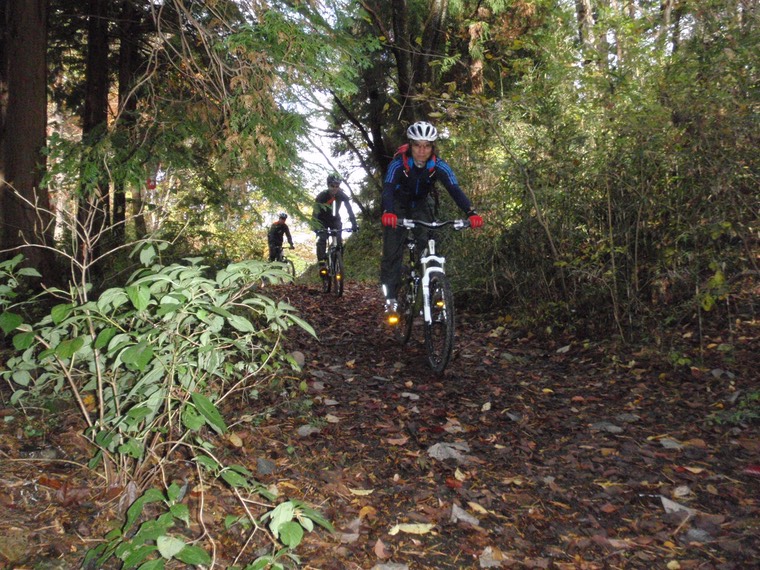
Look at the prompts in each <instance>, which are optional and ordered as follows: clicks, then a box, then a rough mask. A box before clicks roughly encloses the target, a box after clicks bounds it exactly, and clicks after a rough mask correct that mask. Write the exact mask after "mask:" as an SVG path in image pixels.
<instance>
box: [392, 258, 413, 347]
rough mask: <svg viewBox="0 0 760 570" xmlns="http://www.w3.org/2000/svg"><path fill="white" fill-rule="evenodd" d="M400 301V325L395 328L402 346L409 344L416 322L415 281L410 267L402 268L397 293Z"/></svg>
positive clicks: (396, 335) (397, 338)
mask: <svg viewBox="0 0 760 570" xmlns="http://www.w3.org/2000/svg"><path fill="white" fill-rule="evenodd" d="M396 300H397V301H398V323H397V324H396V326H395V327H394V332H395V337H396V340H397V341H398V343H399V344H400V345H402V346H403V345H405V344H406V343H407V342H409V337H410V336H411V334H412V323H413V322H414V281H412V272H411V270H410V269H409V267H408V266H406V265H405V266H404V267H402V268H401V285H399V287H398V290H397V292H396Z"/></svg>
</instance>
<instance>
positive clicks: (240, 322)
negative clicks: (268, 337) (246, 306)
mask: <svg viewBox="0 0 760 570" xmlns="http://www.w3.org/2000/svg"><path fill="white" fill-rule="evenodd" d="M227 320H228V321H229V323H230V324H231V325H232V326H233V327H234V328H235V329H236V330H238V331H240V332H244V333H249V332H253V331H255V330H256V329H255V328H254V327H253V324H251V321H249V320H248V319H246V318H245V317H241V316H239V315H230V316H229V317H228V318H227Z"/></svg>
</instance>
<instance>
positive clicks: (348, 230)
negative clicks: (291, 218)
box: [315, 228, 359, 236]
mask: <svg viewBox="0 0 760 570" xmlns="http://www.w3.org/2000/svg"><path fill="white" fill-rule="evenodd" d="M352 231H354V230H353V229H351V228H341V229H339V230H336V229H335V228H325V229H323V230H315V233H316V234H317V235H319V234H325V235H328V236H336V235H338V234H339V233H341V232H346V233H351V232H352ZM357 231H359V228H357Z"/></svg>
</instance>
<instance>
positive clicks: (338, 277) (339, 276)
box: [335, 273, 343, 281]
mask: <svg viewBox="0 0 760 570" xmlns="http://www.w3.org/2000/svg"><path fill="white" fill-rule="evenodd" d="M335 278H336V279H337V280H338V281H340V280H341V279H343V276H342V275H341V274H340V273H338V274H337V275H336V276H335Z"/></svg>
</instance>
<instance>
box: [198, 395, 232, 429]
mask: <svg viewBox="0 0 760 570" xmlns="http://www.w3.org/2000/svg"><path fill="white" fill-rule="evenodd" d="M190 397H191V398H192V400H193V404H195V407H196V408H197V409H198V411H199V412H200V413H201V415H202V416H203V417H204V418H206V422H208V424H209V425H210V426H211V427H212V428H213V429H214V431H216V432H217V433H225V432H226V431H227V426H226V425H225V424H224V419H223V418H222V415H221V414H220V413H219V410H217V409H216V406H215V405H214V404H213V403H212V402H211V400H209V399H208V398H207V397H206V396H204V395H203V394H199V393H198V392H193V393H192V394H191V396H190Z"/></svg>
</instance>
